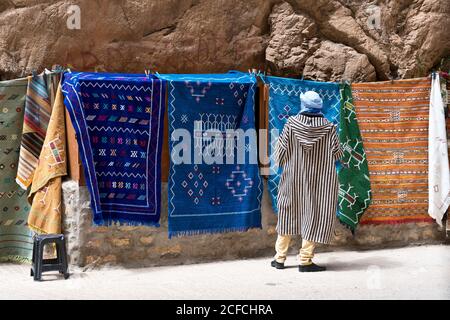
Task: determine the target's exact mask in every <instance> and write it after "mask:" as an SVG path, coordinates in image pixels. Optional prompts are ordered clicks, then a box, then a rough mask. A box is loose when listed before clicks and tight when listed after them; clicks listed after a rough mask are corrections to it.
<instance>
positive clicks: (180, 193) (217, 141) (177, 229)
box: [160, 72, 262, 237]
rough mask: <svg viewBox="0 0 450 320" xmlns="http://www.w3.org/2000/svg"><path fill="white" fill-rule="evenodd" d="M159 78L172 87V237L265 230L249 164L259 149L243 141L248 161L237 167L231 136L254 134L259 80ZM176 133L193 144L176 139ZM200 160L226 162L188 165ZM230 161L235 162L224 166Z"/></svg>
mask: <svg viewBox="0 0 450 320" xmlns="http://www.w3.org/2000/svg"><path fill="white" fill-rule="evenodd" d="M160 77H162V78H164V79H166V80H168V81H169V83H168V92H169V95H168V97H169V101H168V109H169V110H168V111H169V136H170V137H172V138H171V141H170V143H169V145H170V152H171V164H170V173H169V237H172V236H182V235H195V234H203V233H216V232H232V231H246V230H248V229H249V228H261V197H262V182H261V178H260V175H259V169H258V164H257V161H254V163H251V161H250V157H253V158H254V160H257V159H256V158H257V157H256V155H257V148H256V145H253V144H252V143H251V141H252V140H251V139H250V138H249V137H247V138H243V139H242V140H240V141H239V142H240V143H242V146H243V149H242V150H243V151H242V152H241V153H240V155H241V156H242V155H245V161H243V163H240V164H237V162H238V161H237V160H238V151H237V150H238V148H237V147H236V145H237V144H234V142H235V140H233V138H231V139H230V136H229V135H228V134H227V130H229V129H231V130H233V129H234V130H236V129H242V130H244V131H245V130H247V129H255V88H256V78H255V77H254V76H253V75H249V74H244V73H238V72H230V73H228V74H204V75H160ZM176 129H184V130H185V131H184V132H185V133H186V132H187V133H189V134H190V137H192V139H191V138H189V139H187V140H182V139H180V138H177V139H175V138H176V134H177V132H178V133H180V131H179V130H176ZM228 132H229V131H228ZM253 132H254V131H253ZM180 147H182V148H184V151H183V152H180V151H179V150H180ZM189 154H190V156H189ZM179 155H184V156H186V158H185V161H184V162H181V161H179V159H178V160H176V157H178V156H179ZM196 155H197V156H198V155H200V157H203V156H204V155H207V156H208V155H213V156H216V158H214V159H222V160H217V161H215V162H213V163H209V164H208V163H205V161H203V160H202V159H200V160H201V161H197V162H195V161H190V162H191V163H189V160H194V159H193V158H194V157H195V156H196ZM202 155H203V156H202ZM229 156H233V157H234V159H235V161H234V162H231V163H230V162H226V158H227V157H229ZM220 162H223V163H220Z"/></svg>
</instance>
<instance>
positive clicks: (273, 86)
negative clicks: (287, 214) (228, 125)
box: [264, 77, 341, 212]
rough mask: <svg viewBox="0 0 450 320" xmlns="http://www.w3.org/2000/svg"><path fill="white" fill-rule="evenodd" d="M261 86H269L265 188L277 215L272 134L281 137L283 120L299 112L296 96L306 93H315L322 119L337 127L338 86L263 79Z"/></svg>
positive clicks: (277, 174)
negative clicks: (267, 157) (268, 167)
mask: <svg viewBox="0 0 450 320" xmlns="http://www.w3.org/2000/svg"><path fill="white" fill-rule="evenodd" d="M264 82H265V83H266V84H268V85H269V139H270V140H269V141H270V143H269V155H270V176H269V178H268V187H269V193H270V196H271V198H272V207H273V209H274V211H275V212H278V208H277V195H278V183H279V182H280V177H281V171H282V170H281V168H277V166H276V165H275V161H274V158H273V156H274V150H275V145H276V142H277V137H278V135H275V134H274V133H272V130H273V129H276V130H278V132H279V134H281V132H282V130H283V127H284V124H285V123H286V121H287V119H288V118H289V117H290V116H294V115H296V114H298V113H299V112H300V94H301V93H305V92H306V91H315V92H317V93H318V94H319V95H320V97H321V98H322V100H323V113H324V115H325V117H326V118H327V119H328V120H329V121H331V122H333V123H335V124H337V125H339V121H340V116H339V114H340V111H339V110H340V101H341V98H340V92H339V84H338V83H332V82H317V81H308V80H297V79H288V78H279V77H264Z"/></svg>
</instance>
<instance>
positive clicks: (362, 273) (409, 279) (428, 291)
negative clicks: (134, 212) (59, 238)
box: [0, 245, 450, 300]
mask: <svg viewBox="0 0 450 320" xmlns="http://www.w3.org/2000/svg"><path fill="white" fill-rule="evenodd" d="M270 260H271V259H270V258H266V259H252V260H240V261H228V262H216V263H207V264H197V265H185V266H175V267H157V268H142V269H120V268H114V269H112V268H104V269H100V270H90V271H86V272H83V271H82V270H81V269H73V268H72V270H70V271H71V277H70V279H68V280H64V279H62V278H61V277H60V276H59V275H57V274H55V273H48V274H46V275H44V277H43V280H44V281H42V282H34V281H33V279H32V278H31V277H30V276H29V266H27V265H17V264H0V298H1V299H226V300H229V299H380V298H381V299H450V246H445V245H434V246H418V247H408V248H399V249H386V250H374V251H342V252H329V253H321V254H318V255H317V256H316V259H315V261H316V263H317V264H322V265H326V266H327V267H328V271H326V272H321V273H300V272H298V268H297V266H296V259H295V256H290V257H289V258H288V261H287V262H286V265H287V266H288V268H287V269H285V270H275V269H273V268H271V267H269V263H270Z"/></svg>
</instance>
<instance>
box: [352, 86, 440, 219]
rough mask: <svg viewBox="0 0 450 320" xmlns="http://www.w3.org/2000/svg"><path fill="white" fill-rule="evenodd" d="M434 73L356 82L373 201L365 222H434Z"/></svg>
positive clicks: (357, 111)
mask: <svg viewBox="0 0 450 320" xmlns="http://www.w3.org/2000/svg"><path fill="white" fill-rule="evenodd" d="M430 89H431V80H430V78H418V79H410V80H398V81H386V82H376V83H358V84H352V94H353V98H354V104H355V107H356V113H357V117H358V122H359V126H360V130H361V135H362V137H363V143H364V147H365V150H366V154H367V160H368V163H369V173H370V179H371V185H372V194H373V197H372V204H371V205H370V206H369V208H368V209H367V211H366V212H365V214H364V216H363V217H362V219H361V224H396V223H407V222H433V221H434V220H433V219H432V218H431V217H430V216H429V215H428V108H429V98H430Z"/></svg>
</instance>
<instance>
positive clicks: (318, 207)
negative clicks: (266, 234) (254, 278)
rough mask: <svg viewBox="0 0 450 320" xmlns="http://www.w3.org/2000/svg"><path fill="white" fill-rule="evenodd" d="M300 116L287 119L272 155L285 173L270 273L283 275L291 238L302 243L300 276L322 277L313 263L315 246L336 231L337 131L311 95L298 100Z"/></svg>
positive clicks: (316, 96)
mask: <svg viewBox="0 0 450 320" xmlns="http://www.w3.org/2000/svg"><path fill="white" fill-rule="evenodd" d="M300 100H301V111H300V114H298V115H296V116H292V117H289V119H288V121H287V123H286V125H285V126H284V128H283V132H282V134H281V136H280V137H279V139H278V143H277V146H276V149H275V159H276V161H277V163H278V165H279V166H281V167H282V168H283V172H282V174H281V179H280V184H279V193H278V198H277V199H278V224H277V232H278V239H277V242H276V244H275V250H276V255H275V260H273V261H272V263H271V265H272V267H275V268H277V269H284V262H285V260H286V255H287V251H288V249H289V243H290V241H291V237H292V236H294V235H300V236H301V237H302V239H303V240H302V248H301V250H300V253H299V260H300V266H299V271H300V272H315V271H324V270H326V268H325V267H321V266H318V265H316V264H314V263H313V262H312V258H313V257H314V249H315V246H316V243H324V244H328V243H330V241H331V237H332V235H333V230H334V222H335V215H336V210H337V197H338V190H339V183H338V178H337V172H336V168H335V162H336V161H337V160H339V159H340V158H341V157H342V155H343V151H342V149H341V147H340V144H339V137H338V134H337V129H336V126H335V125H334V124H333V123H331V122H329V121H328V120H327V119H325V117H324V116H323V114H322V99H321V98H320V96H319V95H318V94H317V93H316V92H314V91H308V92H306V93H305V94H301V95H300Z"/></svg>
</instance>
